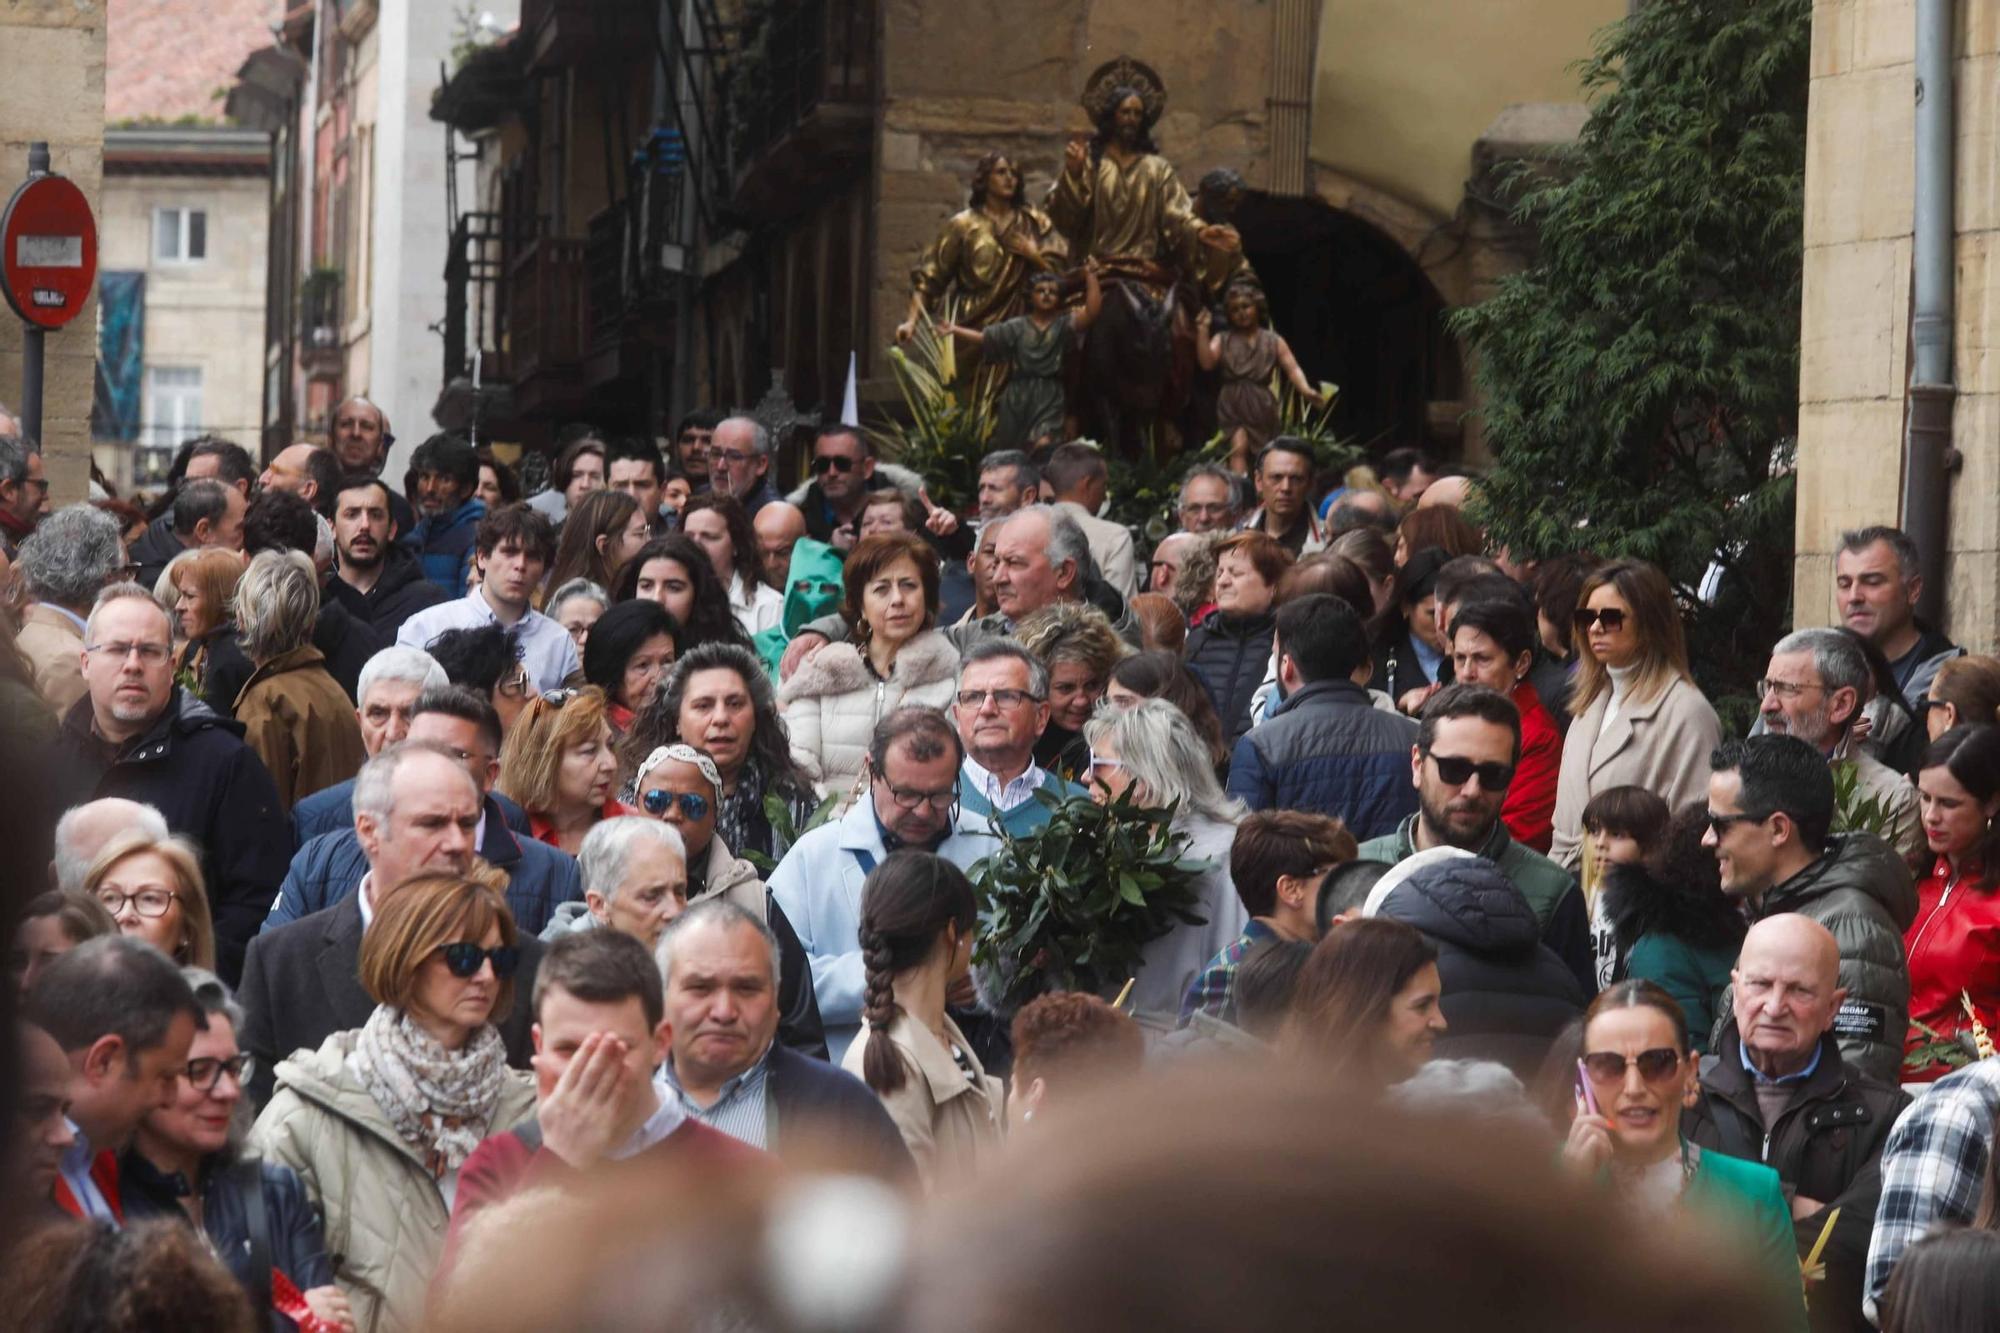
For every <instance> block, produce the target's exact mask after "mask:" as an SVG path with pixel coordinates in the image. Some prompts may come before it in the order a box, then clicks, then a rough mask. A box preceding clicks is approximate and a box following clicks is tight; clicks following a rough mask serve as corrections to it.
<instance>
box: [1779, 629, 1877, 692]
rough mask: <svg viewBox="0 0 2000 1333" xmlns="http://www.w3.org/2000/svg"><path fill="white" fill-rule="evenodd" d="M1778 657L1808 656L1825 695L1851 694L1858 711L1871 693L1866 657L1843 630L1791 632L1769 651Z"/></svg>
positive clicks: (1872, 682)
mask: <svg viewBox="0 0 2000 1333" xmlns="http://www.w3.org/2000/svg"><path fill="white" fill-rule="evenodd" d="M1781 653H1787V654H1788V653H1811V654H1812V658H1813V670H1814V671H1816V672H1818V673H1819V678H1820V683H1821V684H1823V685H1825V686H1826V692H1827V693H1828V694H1831V693H1833V691H1835V690H1853V691H1854V698H1855V707H1856V708H1857V710H1858V709H1859V707H1860V705H1862V704H1865V703H1867V702H1868V698H1869V696H1870V695H1871V694H1873V693H1874V685H1875V673H1874V672H1873V671H1870V670H1869V669H1868V654H1866V653H1864V652H1862V651H1861V645H1860V644H1858V643H1856V642H1855V641H1854V640H1853V639H1852V638H1850V637H1848V635H1847V634H1846V633H1845V632H1844V631H1842V630H1837V629H1825V628H1818V629H1798V630H1793V631H1792V632H1791V633H1790V634H1787V635H1786V636H1785V637H1784V638H1782V639H1780V640H1778V646H1777V647H1775V648H1773V649H1771V656H1773V657H1776V656H1778V655H1779V654H1781Z"/></svg>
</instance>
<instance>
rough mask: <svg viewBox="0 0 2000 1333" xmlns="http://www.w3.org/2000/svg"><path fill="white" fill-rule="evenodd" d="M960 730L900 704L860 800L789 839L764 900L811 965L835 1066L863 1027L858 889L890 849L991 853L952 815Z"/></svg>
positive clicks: (964, 819) (963, 857)
mask: <svg viewBox="0 0 2000 1333" xmlns="http://www.w3.org/2000/svg"><path fill="white" fill-rule="evenodd" d="M963 758H964V753H963V747H962V746H961V745H960V743H959V739H958V733H957V732H956V731H954V730H953V729H952V726H951V723H950V722H949V721H947V720H946V718H945V716H944V714H943V713H940V712H938V711H937V710H936V709H935V708H922V707H909V708H899V709H897V710H896V711H895V712H893V713H891V714H889V715H888V716H887V717H885V718H883V719H882V721H881V723H880V724H879V725H878V726H877V727H876V728H875V736H874V739H873V741H872V742H871V743H870V745H869V747H868V772H869V783H868V794H867V795H866V796H863V797H862V798H861V799H860V800H858V801H856V802H855V803H854V804H853V806H851V807H850V808H849V809H848V812H847V813H846V814H845V815H843V816H842V817H841V818H840V820H839V821H838V822H837V823H832V824H822V825H821V826H820V827H818V828H816V829H814V830H812V831H811V832H810V833H807V834H806V835H805V836H804V837H802V838H800V839H799V840H798V842H796V843H794V844H793V846H792V849H791V850H790V851H788V852H786V853H785V859H784V860H782V861H780V862H779V863H778V868H777V869H776V870H773V871H772V872H771V894H772V896H773V897H775V898H776V899H777V900H778V906H780V907H781V908H783V909H784V912H785V917H786V919H788V920H789V921H790V922H791V923H792V926H793V928H794V929H796V930H797V931H798V933H799V940H800V942H801V943H802V944H804V945H805V948H806V953H807V954H808V955H809V956H810V957H811V959H812V972H813V990H814V992H815V993H816V994H817V996H818V998H819V1016H820V1022H821V1023H822V1024H823V1025H824V1027H825V1029H826V1043H827V1048H828V1052H829V1054H830V1055H831V1056H832V1058H833V1062H834V1063H835V1064H836V1065H837V1064H839V1063H840V1059H841V1057H842V1056H843V1055H845V1054H846V1053H847V1048H848V1046H849V1045H850V1044H852V1043H853V1041H854V1038H855V1034H856V1033H857V1032H859V1031H860V1027H861V992H862V989H863V985H864V981H865V969H864V968H863V966H862V961H861V940H860V930H861V918H860V908H861V888H862V885H863V884H864V883H865V882H866V880H867V878H868V875H869V873H870V872H872V871H873V870H874V869H875V867H876V866H878V865H880V864H881V863H882V862H883V860H885V859H886V858H887V857H888V855H889V853H890V852H893V851H896V850H897V849H899V848H903V847H915V848H918V849H920V850H922V851H927V852H934V853H936V854H937V855H939V856H942V857H944V858H945V859H946V860H948V861H950V862H952V863H953V864H954V865H956V866H958V867H959V868H960V869H961V870H967V869H970V868H971V867H972V864H973V863H974V862H975V861H977V860H979V859H980V858H981V857H983V856H985V855H987V854H988V853H990V852H991V851H992V850H993V847H994V845H995V843H996V841H997V840H996V839H995V838H994V837H993V835H992V834H990V833H986V832H983V831H982V829H983V821H981V820H976V819H974V818H973V817H972V816H970V815H967V814H965V813H964V812H962V811H961V810H960V809H959V798H960V785H959V784H960V779H959V764H960V763H961V761H962V760H963Z"/></svg>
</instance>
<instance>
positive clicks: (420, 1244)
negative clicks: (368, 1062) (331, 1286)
mask: <svg viewBox="0 0 2000 1333" xmlns="http://www.w3.org/2000/svg"><path fill="white" fill-rule="evenodd" d="M358 1035H359V1034H358V1033H356V1032H353V1031H347V1032H336V1033H334V1034H333V1035H332V1036H330V1037H328V1038H327V1039H326V1041H325V1042H324V1043H322V1044H321V1045H320V1047H319V1049H318V1050H316V1051H305V1050H302V1051H297V1052H295V1053H294V1054H293V1055H292V1056H291V1058H290V1059H286V1060H281V1061H279V1062H278V1068H277V1092H276V1093H275V1094H274V1095H273V1096H272V1098H271V1102H270V1105H268V1106H266V1107H265V1108H264V1113H263V1114H262V1115H260V1116H258V1117H257V1124H256V1126H255V1127H254V1128H252V1129H251V1131H250V1147H251V1148H252V1149H253V1150H254V1151H255V1152H256V1153H257V1154H258V1155H259V1156H261V1157H263V1158H264V1159H265V1160H266V1161H269V1162H273V1163H276V1164H277V1165H280V1166H288V1167H290V1168H291V1169H292V1170H294V1171H296V1172H298V1175H299V1179H300V1180H302V1181H304V1182H305V1187H306V1192H307V1193H308V1194H310V1195H311V1196H312V1198H313V1201H314V1202H315V1203H316V1204H318V1206H319V1209H320V1213H321V1215H322V1216H323V1217H324V1218H325V1220H326V1221H325V1226H326V1249H327V1253H329V1254H331V1255H334V1256H336V1257H337V1261H336V1264H335V1271H334V1279H335V1280H336V1281H337V1282H339V1284H340V1289H341V1290H342V1291H344V1292H346V1293H347V1299H348V1301H349V1302H350V1303H351V1304H352V1306H353V1307H354V1326H355V1328H356V1329H357V1330H358V1333H398V1331H399V1330H402V1329H415V1328H420V1327H422V1325H423V1318H424V1297H425V1293H426V1292H427V1291H428V1289H429V1287H430V1280H431V1274H432V1273H433V1272H435V1271H436V1269H437V1266H438V1260H439V1259H440V1258H442V1257H443V1254H444V1239H445V1230H446V1227H447V1226H448V1225H449V1223H450V1221H451V1213H450V1210H449V1209H448V1208H447V1207H446V1206H445V1200H444V1194H443V1193H442V1192H441V1191H440V1190H439V1188H438V1182H437V1180H436V1178H435V1177H433V1176H432V1175H431V1173H430V1170H429V1169H428V1168H427V1167H425V1165H424V1164H423V1161H422V1160H421V1159H420V1158H419V1157H418V1156H417V1153H416V1149H414V1148H412V1147H411V1146H410V1145H409V1144H408V1143H406V1142H405V1141H404V1140H403V1139H402V1137H401V1136H400V1135H398V1134H397V1133H396V1129H395V1126H393V1125H392V1124H390V1123H389V1118H388V1116H386V1115H384V1114H383V1113H382V1108H381V1107H380V1106H378V1105H377V1104H376V1102H375V1098H374V1097H373V1096H371V1095H370V1094H369V1092H368V1090H367V1088H365V1087H364V1086H362V1083H361V1080H360V1079H359V1078H358V1077H357V1076H356V1075H355V1074H354V1072H353V1070H351V1069H349V1068H348V1065H347V1057H348V1056H349V1055H350V1054H352V1053H353V1050H354V1044H355V1038H356V1037H357V1036H358ZM504 1080H505V1081H504V1083H503V1084H502V1089H501V1093H500V1098H499V1101H498V1103H497V1104H496V1105H495V1107H494V1111H493V1118H492V1121H491V1124H490V1126H489V1129H490V1132H492V1133H495V1134H498V1133H500V1132H502V1131H504V1130H509V1129H512V1128H513V1127H514V1126H516V1125H518V1124H520V1123H522V1122H523V1121H525V1120H527V1119H529V1118H530V1117H531V1116H533V1115H534V1114H535V1085H534V1080H533V1079H532V1078H531V1077H529V1076H528V1075H527V1074H524V1073H521V1072H519V1071H516V1070H508V1071H506V1073H505V1075H504Z"/></svg>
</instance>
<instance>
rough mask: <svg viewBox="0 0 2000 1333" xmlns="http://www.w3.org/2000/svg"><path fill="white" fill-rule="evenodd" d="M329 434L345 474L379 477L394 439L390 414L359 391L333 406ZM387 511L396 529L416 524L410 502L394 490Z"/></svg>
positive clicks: (403, 530)
mask: <svg viewBox="0 0 2000 1333" xmlns="http://www.w3.org/2000/svg"><path fill="white" fill-rule="evenodd" d="M332 434H333V441H332V442H333V456H334V457H335V458H336V459H338V460H339V462H340V470H341V471H342V472H343V473H346V474H348V475H353V474H354V473H361V474H364V475H366V476H370V477H375V476H380V475H381V473H382V467H383V464H385V463H386V462H388V459H389V446H390V445H392V444H394V443H395V442H396V435H395V432H393V431H391V430H390V429H389V414H388V413H386V412H384V411H383V410H382V409H381V408H379V407H377V406H376V405H375V404H373V403H371V402H369V401H368V400H367V399H366V398H363V397H361V396H360V395H358V394H357V395H356V396H354V397H352V398H349V399H348V400H347V401H346V402H344V403H342V404H341V405H340V406H339V407H337V408H335V409H334V413H333V432H332ZM389 514H390V517H391V518H393V519H394V520H395V523H396V531H397V532H409V531H410V530H411V529H413V528H415V527H416V526H417V516H416V513H415V511H413V510H412V509H411V508H410V502H409V501H408V500H405V499H404V498H403V497H402V496H401V495H398V494H397V493H396V492H395V491H393V490H392V491H390V492H389Z"/></svg>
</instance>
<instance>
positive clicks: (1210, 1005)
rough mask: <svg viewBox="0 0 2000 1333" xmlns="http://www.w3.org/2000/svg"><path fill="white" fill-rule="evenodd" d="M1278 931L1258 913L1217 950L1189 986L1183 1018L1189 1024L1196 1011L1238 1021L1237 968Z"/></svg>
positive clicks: (1276, 935)
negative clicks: (1239, 933)
mask: <svg viewBox="0 0 2000 1333" xmlns="http://www.w3.org/2000/svg"><path fill="white" fill-rule="evenodd" d="M1277 938H1278V932H1277V931H1275V930H1272V929H1271V928H1270V927H1269V926H1267V925H1265V924H1264V923H1263V922H1262V921H1259V920H1258V919H1257V918H1255V917H1251V918H1250V923H1249V924H1248V925H1246V926H1244V927H1243V933H1242V934H1241V935H1240V936H1238V937H1237V940H1236V943H1234V944H1232V945H1230V946H1229V947H1228V948H1227V949H1224V950H1223V951H1222V952H1221V953H1219V954H1217V955H1216V956H1215V957H1214V958H1213V959H1212V960H1211V961H1210V962H1209V965H1208V966H1207V967H1204V968H1203V969H1202V970H1201V975H1199V976H1197V977H1196V978H1195V979H1194V984H1193V985H1191V986H1189V987H1188V993H1187V995H1186V997H1185V998H1183V999H1182V1000H1181V1021H1180V1024H1179V1026H1181V1027H1186V1026H1187V1025H1188V1024H1189V1023H1191V1022H1193V1021H1194V1016H1195V1015H1196V1014H1207V1015H1208V1016H1209V1017H1210V1018H1218V1019H1221V1020H1222V1021H1223V1022H1225V1023H1234V1022H1235V1021H1236V969H1237V968H1238V967H1239V966H1240V965H1241V964H1242V962H1243V959H1244V956H1245V955H1247V954H1248V953H1249V952H1250V951H1251V950H1252V949H1254V948H1256V947H1257V946H1258V945H1260V944H1262V943H1263V942H1264V941H1266V940H1275V939H1277Z"/></svg>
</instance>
